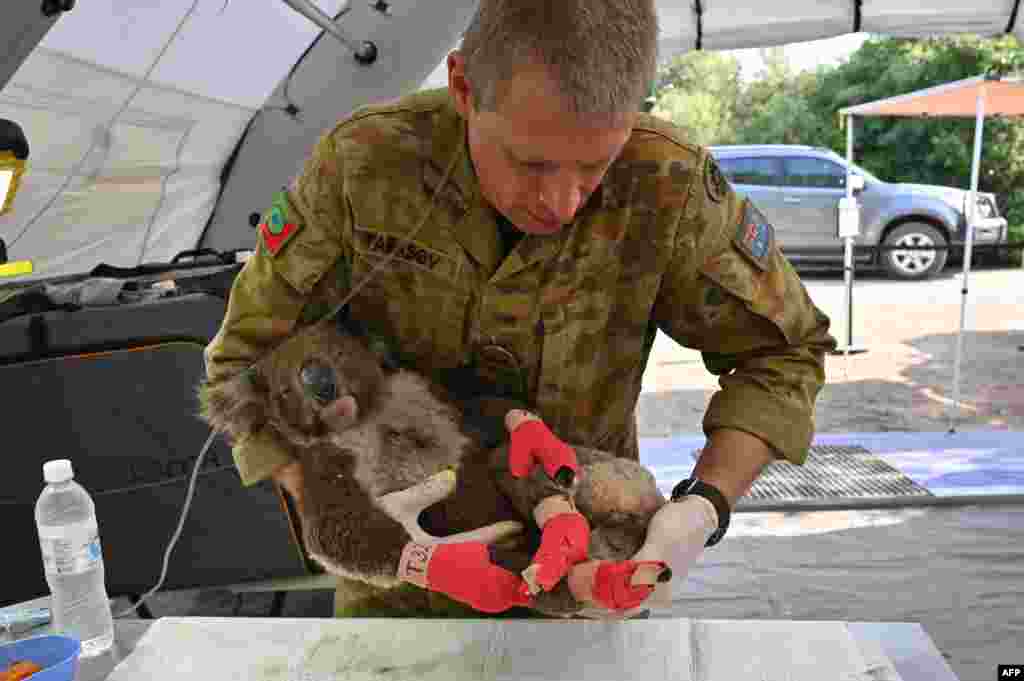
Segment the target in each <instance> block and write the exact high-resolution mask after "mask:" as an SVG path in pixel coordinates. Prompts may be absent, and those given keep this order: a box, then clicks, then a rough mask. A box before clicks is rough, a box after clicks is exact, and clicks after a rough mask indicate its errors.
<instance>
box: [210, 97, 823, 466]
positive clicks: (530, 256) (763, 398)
mask: <svg viewBox="0 0 1024 681" xmlns="http://www.w3.org/2000/svg"><path fill="white" fill-rule="evenodd" d="M453 154H457V155H458V156H457V161H456V163H455V165H454V168H453V172H452V174H451V177H450V178H449V179H448V181H447V182H446V183H445V184H444V186H443V187H442V186H441V179H442V176H443V173H444V171H445V169H447V168H448V167H449V163H450V161H451V160H452V159H453ZM435 193H436V194H437V197H436V202H435V204H434V205H433V206H432V207H431V200H432V198H433V197H434V195H435ZM428 208H429V209H430V216H429V218H428V219H427V220H426V222H425V223H424V226H423V228H422V230H421V231H420V232H419V233H418V234H416V235H415V237H414V238H413V239H412V240H411V241H409V242H407V243H405V242H403V239H404V238H405V237H406V235H408V234H409V232H410V231H411V230H412V229H413V228H414V227H416V225H418V224H420V221H421V219H422V217H423V215H424V213H425V212H426V211H427V210H428ZM389 255H393V259H392V260H391V261H390V262H389V263H388V264H387V265H386V266H385V267H383V268H382V269H379V270H378V271H376V272H375V273H374V274H373V275H372V277H370V278H369V280H368V283H366V284H365V285H364V286H363V287H362V288H361V289H360V290H359V292H358V293H357V294H356V295H355V296H354V298H353V299H352V301H351V302H350V306H349V307H350V311H349V313H350V314H351V315H352V316H353V317H354V318H355V319H357V320H359V321H360V322H362V323H364V325H366V326H367V328H369V329H370V330H371V332H372V333H373V334H374V335H375V337H380V338H386V339H388V342H390V343H392V344H393V347H395V348H396V349H397V350H398V352H399V353H400V355H401V357H402V358H403V360H404V361H405V362H406V363H407V364H408V365H409V366H411V367H413V368H416V369H418V370H420V371H422V372H424V373H427V374H428V375H430V376H433V377H435V378H437V379H438V380H442V379H443V378H444V377H445V376H448V375H451V374H450V372H451V371H452V370H456V369H459V368H467V367H468V368H470V369H471V370H472V371H474V372H477V373H480V374H486V375H487V376H488V377H489V378H494V377H499V378H500V380H497V383H498V384H500V385H503V386H506V387H507V386H508V380H507V379H508V377H509V376H512V377H513V378H514V379H515V380H513V383H515V382H516V381H519V382H520V383H521V385H520V386H518V387H519V388H520V389H521V391H522V393H523V395H524V396H525V398H526V401H527V403H528V404H530V405H531V407H532V408H534V409H535V410H536V411H537V412H538V414H539V415H540V416H541V417H542V418H543V419H544V420H545V422H546V423H547V424H548V425H549V426H550V427H551V428H552V430H553V431H554V432H555V433H556V434H557V435H558V436H559V437H561V438H562V439H563V440H565V441H567V442H570V443H574V444H580V445H586V446H590V447H595V448H599V449H604V450H608V451H612V452H615V453H617V454H619V455H620V456H625V457H629V458H633V459H636V458H638V450H637V435H636V427H635V415H634V412H635V408H636V403H637V399H638V397H639V394H640V388H641V380H642V374H643V371H644V368H645V366H646V362H647V358H648V355H649V352H650V349H651V345H652V343H653V341H654V338H655V334H656V332H657V330H659V329H660V330H661V331H663V332H664V333H666V334H668V335H669V336H670V337H672V338H673V339H674V340H676V341H677V342H678V343H680V344H681V345H683V346H686V347H690V348H694V349H697V350H699V351H700V352H701V353H702V357H703V359H704V362H705V365H706V366H707V368H708V370H709V371H711V372H713V373H714V374H717V375H719V376H720V386H721V390H720V391H718V392H717V393H716V394H715V395H714V396H713V398H712V400H711V403H710V405H709V407H708V409H707V412H706V414H705V417H704V420H703V429H704V431H705V433H706V434H710V433H711V432H712V431H713V430H715V429H717V428H733V429H738V430H742V431H745V432H747V433H750V434H753V435H755V436H757V437H759V438H760V439H761V440H763V441H764V442H766V443H767V444H768V445H769V446H770V447H771V449H772V450H773V452H774V453H775V455H776V456H777V457H781V458H785V459H787V460H789V461H791V462H793V463H797V464H799V463H802V462H803V461H804V459H805V457H806V455H807V450H808V448H809V446H810V443H811V439H812V435H813V432H814V417H813V412H814V403H815V399H816V397H817V394H818V392H819V391H820V389H821V387H822V385H823V383H824V357H825V354H826V353H827V352H828V351H829V350H832V349H834V348H835V347H836V342H835V339H834V338H833V337H832V336H831V335H829V333H828V329H829V320H828V318H827V317H826V316H825V315H824V314H823V313H822V312H821V311H820V310H819V309H818V308H817V307H815V305H814V304H813V303H812V301H811V299H810V297H809V296H808V294H807V291H806V290H805V288H804V286H803V284H802V283H801V281H800V279H799V278H798V276H797V275H796V273H795V272H794V270H793V268H792V267H791V265H790V264H789V262H788V261H787V260H786V259H785V258H784V257H783V255H782V254H781V253H780V252H779V250H778V247H777V244H776V243H775V239H774V232H773V229H772V227H771V225H770V224H769V223H768V222H767V221H766V220H765V219H764V216H763V215H761V214H760V212H759V211H758V210H757V208H756V207H755V206H754V205H753V204H751V203H750V202H749V201H746V200H744V199H741V198H740V197H738V196H737V195H736V194H735V193H734V192H733V190H732V188H731V187H730V186H729V184H728V183H727V182H726V181H725V180H724V179H723V177H722V175H721V173H720V172H719V170H718V168H717V166H716V164H715V163H714V161H713V160H712V159H711V157H710V155H709V154H708V152H707V150H706V149H704V148H701V147H698V146H694V145H692V144H688V143H687V142H685V140H684V139H683V138H682V136H681V132H680V130H679V129H678V128H676V127H675V126H673V125H672V124H670V123H668V122H665V121H663V120H661V119H659V118H656V117H654V116H651V115H647V114H638V118H637V121H636V123H635V125H634V128H633V131H632V135H631V137H630V139H629V141H628V142H627V144H626V145H625V147H624V148H623V151H622V153H621V154H620V156H619V157H618V159H617V160H616V161H615V162H614V163H613V164H612V165H611V167H610V168H609V170H608V172H607V174H606V175H605V177H604V178H603V181H602V183H601V184H600V185H599V187H598V188H597V190H596V191H595V192H594V193H593V194H592V195H591V196H590V197H589V199H588V200H587V202H586V203H585V204H584V205H583V206H582V207H581V208H580V210H579V211H578V213H577V215H576V217H575V219H574V221H573V222H572V224H571V225H566V226H565V227H564V229H563V230H562V231H561V232H560V233H558V234H554V235H532V234H526V235H524V236H522V237H521V238H520V240H519V241H518V242H517V243H516V244H515V245H514V246H513V247H512V250H511V251H510V252H509V253H508V254H507V255H506V254H505V253H504V248H503V245H502V239H501V237H500V234H499V229H498V227H497V224H496V221H495V212H494V209H493V208H491V207H490V206H489V205H488V204H487V202H486V201H485V200H484V198H483V197H482V195H481V193H480V189H479V185H478V182H477V180H476V176H475V173H474V168H473V165H472V161H471V159H470V157H469V151H468V146H467V144H466V131H465V124H464V122H463V120H462V119H461V117H460V116H459V115H458V113H457V112H456V110H455V109H454V106H453V104H452V102H451V99H450V96H449V94H448V91H447V89H440V90H431V91H424V92H419V93H415V94H412V95H409V96H406V97H404V98H402V99H400V100H397V102H394V103H390V104H386V105H377V106H370V107H365V108H363V109H360V110H359V111H357V112H356V113H354V114H353V115H351V116H350V117H348V118H347V119H345V120H343V121H341V122H340V123H339V124H338V125H337V126H336V127H334V128H333V129H332V130H329V131H327V132H326V133H325V134H324V135H322V136H321V138H320V139H319V141H318V143H317V144H316V147H315V149H314V150H313V153H312V154H311V156H310V157H309V159H308V160H307V162H306V164H305V167H304V169H303V170H302V172H301V173H300V174H299V176H298V177H297V178H295V179H294V181H293V182H292V183H291V184H290V186H289V187H288V188H287V189H285V190H282V192H281V193H280V194H279V195H278V196H277V197H276V198H274V201H273V207H272V209H271V210H270V211H269V212H268V213H267V215H266V216H265V221H264V224H263V225H262V226H261V228H260V237H259V246H258V248H257V251H256V253H255V254H254V256H253V257H252V258H251V259H250V260H249V261H248V262H247V263H246V264H245V266H244V267H243V269H242V271H241V272H240V273H239V275H238V277H237V278H236V280H235V282H234V285H233V288H232V291H231V295H230V300H229V303H228V309H227V313H226V315H225V318H224V321H223V324H222V326H221V329H220V331H219V333H218V334H217V336H216V337H215V338H214V340H213V341H212V342H211V343H210V345H209V346H208V348H207V350H206V362H207V373H208V377H209V379H210V380H211V381H217V380H219V379H221V378H223V377H226V376H229V375H232V374H234V373H235V372H237V371H239V370H241V369H243V368H245V367H246V366H248V365H249V364H250V363H252V362H253V361H255V360H256V359H258V358H259V357H260V356H261V355H262V354H263V353H265V352H266V351H267V350H268V349H269V348H271V347H272V346H273V345H274V344H275V343H276V342H278V341H280V340H281V339H283V338H284V337H285V336H286V335H287V334H289V333H291V332H292V331H293V330H294V329H295V328H296V327H297V326H298V325H301V324H306V323H310V322H312V321H315V320H317V319H319V318H320V316H322V315H323V314H324V312H326V310H328V309H329V308H330V307H331V306H333V305H335V304H336V303H337V302H338V301H340V300H341V299H342V297H343V296H344V295H345V294H346V293H347V292H348V291H350V289H351V287H352V286H354V285H357V284H359V283H360V282H363V280H364V279H365V278H366V277H367V276H368V275H370V272H371V270H373V269H374V267H375V266H377V264H378V263H380V262H381V260H382V258H385V257H387V256H389ZM495 347H498V348H500V349H501V351H500V352H498V353H497V355H498V356H499V357H498V359H499V363H500V362H501V361H504V362H505V363H506V364H507V365H508V366H505V367H495V366H494V360H495V352H494V348H495ZM516 377H519V378H517V379H516ZM233 453H234V457H235V461H236V464H237V466H238V469H239V472H240V474H241V477H242V480H243V483H244V484H246V485H250V484H253V483H255V482H257V481H259V480H262V479H264V478H266V477H267V476H268V475H269V474H270V473H271V472H272V471H273V470H274V469H275V468H277V467H278V466H280V465H282V464H284V463H287V462H288V461H290V460H291V455H290V454H289V453H288V452H286V451H285V450H284V449H283V448H282V447H281V445H280V444H279V443H278V442H277V441H276V439H275V436H274V435H273V433H269V432H263V433H259V434H256V435H254V436H252V437H250V438H248V439H247V440H244V441H242V442H237V443H235V445H234V448H233Z"/></svg>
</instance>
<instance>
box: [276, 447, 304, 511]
mask: <svg viewBox="0 0 1024 681" xmlns="http://www.w3.org/2000/svg"><path fill="white" fill-rule="evenodd" d="M270 477H271V478H272V479H273V481H274V482H276V483H277V484H278V485H280V486H281V487H284V489H285V491H287V492H288V495H289V496H290V497H291V498H292V500H293V501H295V508H296V510H298V512H299V515H300V516H301V515H302V513H303V509H304V506H303V502H304V501H305V499H304V498H303V495H302V466H301V465H300V464H299V462H298V461H293V462H291V463H287V464H285V465H283V466H281V467H280V468H278V469H277V470H275V471H274V472H273V473H271V476H270Z"/></svg>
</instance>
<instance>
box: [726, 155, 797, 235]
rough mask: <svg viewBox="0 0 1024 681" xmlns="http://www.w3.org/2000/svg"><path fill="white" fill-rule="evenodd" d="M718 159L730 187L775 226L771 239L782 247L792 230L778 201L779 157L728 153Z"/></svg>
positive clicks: (779, 186)
mask: <svg viewBox="0 0 1024 681" xmlns="http://www.w3.org/2000/svg"><path fill="white" fill-rule="evenodd" d="M717 160H718V165H719V167H720V168H721V169H722V174H724V175H725V176H726V177H727V178H728V179H729V182H730V184H732V186H733V189H735V190H736V193H737V194H739V195H740V196H743V197H746V198H749V199H750V200H751V201H753V202H754V205H755V206H757V207H758V208H759V209H760V211H761V212H762V213H764V215H765V217H766V218H768V221H769V222H771V223H772V225H773V226H774V227H775V239H776V241H777V242H778V243H779V245H780V246H783V247H784V246H785V245H786V244H787V242H788V241H789V239H790V235H791V233H792V230H791V227H790V222H791V218H790V216H789V215H787V212H786V208H785V205H784V204H783V203H782V193H781V192H782V190H783V187H782V172H783V171H782V159H781V158H779V157H772V156H732V157H723V158H720V159H717Z"/></svg>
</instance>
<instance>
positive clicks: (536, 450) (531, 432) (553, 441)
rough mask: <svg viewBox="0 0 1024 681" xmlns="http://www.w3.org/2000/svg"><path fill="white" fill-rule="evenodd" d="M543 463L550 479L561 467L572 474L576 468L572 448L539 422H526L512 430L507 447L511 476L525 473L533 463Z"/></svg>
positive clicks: (518, 476)
mask: <svg viewBox="0 0 1024 681" xmlns="http://www.w3.org/2000/svg"><path fill="white" fill-rule="evenodd" d="M538 463H540V464H543V466H544V470H545V472H547V474H548V477H550V478H552V479H554V477H555V474H556V473H558V471H559V470H560V469H562V468H568V469H570V470H571V471H572V472H573V473H576V472H577V471H578V470H579V465H578V464H577V463H576V451H575V450H574V449H573V448H572V447H570V446H569V445H567V444H565V443H564V442H562V441H561V440H559V439H558V438H557V437H555V435H554V433H552V432H551V431H550V430H548V427H547V426H545V425H544V422H543V421H537V420H532V421H527V422H526V423H523V424H521V425H519V426H518V427H517V428H516V429H515V430H513V431H512V435H511V443H510V444H509V448H508V467H509V470H510V471H511V472H512V477H514V478H521V477H523V476H524V475H529V473H530V471H531V470H533V467H534V465H536V464H538Z"/></svg>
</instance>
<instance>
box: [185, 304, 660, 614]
mask: <svg viewBox="0 0 1024 681" xmlns="http://www.w3.org/2000/svg"><path fill="white" fill-rule="evenodd" d="M199 393H200V403H201V414H202V417H203V418H204V419H205V420H206V421H207V422H208V423H209V424H211V425H212V426H213V427H214V428H215V429H217V430H218V431H220V432H222V433H225V434H227V435H229V436H230V437H231V438H232V439H236V440H238V439H242V438H245V437H246V436H248V435H250V434H252V433H255V432H257V431H260V430H262V429H269V430H271V431H273V432H274V433H276V435H277V436H278V438H279V440H280V441H281V443H282V444H283V445H284V446H286V447H288V448H290V450H291V452H292V454H293V455H294V456H295V458H296V459H297V460H298V461H299V462H300V465H301V467H302V472H303V480H304V485H305V490H304V493H305V494H304V509H303V514H302V517H301V518H300V520H301V525H302V528H303V539H304V541H305V544H306V547H307V549H308V551H309V553H310V555H311V556H312V557H313V558H314V559H315V560H317V561H318V562H319V563H321V564H322V565H323V567H324V568H325V569H326V570H327V571H328V572H331V573H335V574H338V575H341V576H345V577H349V578H354V579H358V580H362V581H364V582H368V583H371V584H374V585H377V586H381V587H385V588H391V587H395V586H397V585H398V584H399V582H398V580H397V579H396V576H395V575H396V572H397V569H398V562H399V557H400V555H401V552H402V548H403V547H404V546H405V544H406V543H407V542H408V541H410V539H411V537H410V535H409V534H408V533H407V532H406V530H405V528H404V527H403V526H402V525H401V524H400V523H399V522H398V521H397V520H396V519H395V518H393V517H391V516H389V515H388V514H387V513H386V512H385V510H384V509H383V508H382V507H381V506H379V505H378V504H377V503H376V501H375V500H376V499H377V498H378V497H380V496H382V495H385V494H388V493H389V492H394V491H398V490H402V489H406V488H408V487H411V486H413V485H416V484H417V483H420V482H422V481H424V480H425V479H426V478H428V477H430V476H432V475H434V474H436V473H440V472H442V471H444V470H446V469H452V470H456V471H457V475H458V477H457V487H456V491H455V493H454V494H452V495H451V496H450V497H448V498H447V499H445V500H444V501H442V502H439V503H437V504H435V505H433V506H431V507H430V508H428V509H426V510H425V511H424V512H423V513H422V514H421V515H420V524H421V526H422V527H423V528H424V529H425V530H426V531H427V532H429V533H431V534H434V535H436V536H444V535H449V534H453V533H457V532H463V531H467V530H472V529H476V528H479V527H482V526H485V525H489V524H491V523H496V522H500V521H506V520H516V521H520V522H522V523H523V524H524V526H525V527H526V528H527V529H526V531H524V532H523V534H522V536H521V537H519V538H518V539H517V540H515V541H512V542H503V543H501V544H499V545H495V546H494V547H493V548H492V556H493V559H494V560H495V562H497V563H498V564H500V565H502V566H503V567H506V568H507V569H510V570H513V571H516V572H519V571H522V570H523V569H525V568H526V567H527V566H528V565H529V564H530V562H531V557H532V555H533V553H534V552H535V551H536V549H537V548H538V546H539V542H540V531H539V529H538V528H537V527H536V523H535V521H534V519H533V509H534V507H535V506H536V505H537V503H538V502H540V501H541V500H542V499H544V498H546V497H549V496H552V495H556V494H560V495H563V496H567V497H571V498H572V500H573V502H574V503H575V505H576V507H577V509H578V510H579V511H580V512H581V513H582V514H583V515H584V516H585V517H586V518H587V520H588V521H589V522H590V526H591V542H590V556H591V558H592V559H599V560H627V559H629V558H630V557H631V556H632V555H633V554H635V553H636V552H637V551H638V550H639V549H640V547H641V546H642V545H643V542H644V540H645V538H646V528H647V525H648V522H649V521H650V518H651V516H652V515H653V514H654V512H655V511H656V510H657V509H658V508H660V507H661V505H662V504H664V503H665V499H664V497H663V496H662V495H661V493H660V492H659V491H658V489H657V486H656V484H655V480H654V476H653V475H651V473H650V472H649V471H647V470H646V469H645V468H643V467H642V466H641V465H640V464H639V463H637V462H635V461H630V460H627V459H621V458H616V457H614V456H613V455H611V454H608V453H606V452H601V451H597V450H594V449H589V448H585V447H576V448H575V451H576V455H577V459H578V462H579V465H580V466H579V472H578V473H577V475H576V476H575V479H574V480H573V481H572V482H571V484H570V485H569V486H563V485H561V484H559V483H558V482H556V481H554V480H552V479H551V478H549V477H548V476H547V475H546V473H545V472H544V470H543V467H541V466H536V467H535V469H534V471H533V472H532V473H531V474H530V475H528V476H526V477H523V478H513V477H512V476H511V474H510V473H509V470H508V450H507V441H508V438H507V432H506V430H505V425H504V417H505V414H506V413H507V412H508V411H509V410H510V409H512V408H516V407H523V405H520V404H517V403H514V402H512V401H509V400H504V399H496V398H477V399H473V400H468V401H456V400H455V399H454V398H453V397H452V396H451V395H450V394H448V393H447V392H446V391H445V390H444V389H443V388H442V387H441V386H440V385H438V384H436V383H433V382H431V381H429V380H428V379H427V378H425V377H424V376H422V375H420V374H418V373H416V372H413V371H408V370H405V369H395V368H390V365H388V364H387V362H385V361H383V358H382V357H381V356H379V355H378V354H376V353H374V352H373V351H371V349H370V346H369V344H368V343H367V342H366V341H365V339H364V338H363V337H362V336H361V335H360V334H359V333H358V332H357V331H356V330H355V329H354V328H351V327H350V328H343V327H341V326H340V325H337V324H335V323H323V322H322V323H318V324H315V325H312V326H308V327H306V328H304V329H301V330H299V331H297V332H296V333H294V334H293V335H292V336H290V337H289V338H288V339H286V340H285V341H283V342H282V343H281V344H280V345H278V346H277V347H275V348H274V349H273V350H271V351H270V352H269V353H268V354H267V355H266V356H264V357H263V358H262V359H261V360H260V361H259V362H257V363H256V364H255V365H254V366H253V367H252V368H250V369H249V370H247V371H244V372H241V373H239V374H237V375H235V376H233V377H231V378H229V379H225V380H222V381H219V382H215V383H204V384H203V385H202V386H200V389H199ZM532 607H533V608H534V609H536V610H538V611H540V612H543V613H546V614H549V615H553V616H568V615H571V614H573V613H576V612H578V611H579V610H580V609H581V608H582V605H581V604H580V603H579V602H577V601H576V600H575V599H574V598H573V597H572V595H571V593H570V592H569V589H568V585H567V580H566V579H564V578H563V579H562V580H561V581H560V582H559V583H558V585H556V587H555V588H554V589H553V590H552V591H550V592H541V593H540V594H538V595H537V596H536V597H535V598H534V604H533V606H532Z"/></svg>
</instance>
